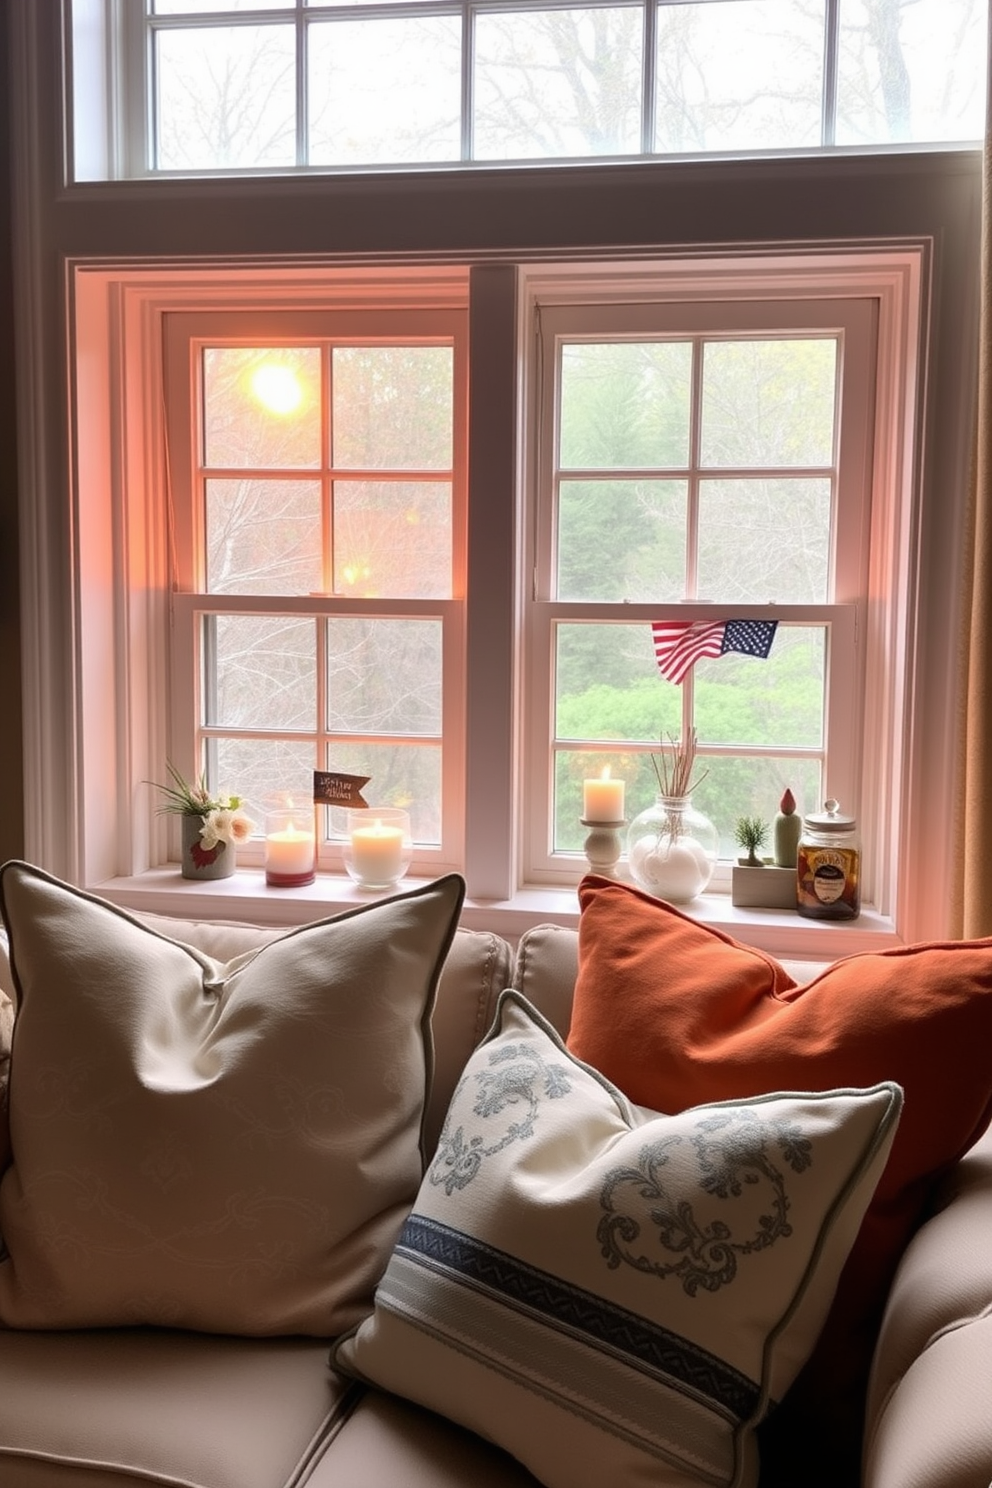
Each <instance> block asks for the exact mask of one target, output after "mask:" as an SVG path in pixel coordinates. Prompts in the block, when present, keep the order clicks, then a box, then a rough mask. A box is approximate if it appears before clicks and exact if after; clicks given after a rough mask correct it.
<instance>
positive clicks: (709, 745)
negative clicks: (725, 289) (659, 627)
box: [528, 281, 876, 880]
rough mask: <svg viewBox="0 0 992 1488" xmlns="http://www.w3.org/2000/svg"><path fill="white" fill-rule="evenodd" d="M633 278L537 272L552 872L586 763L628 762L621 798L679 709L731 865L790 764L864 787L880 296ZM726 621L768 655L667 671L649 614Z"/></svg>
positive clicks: (807, 780)
mask: <svg viewBox="0 0 992 1488" xmlns="http://www.w3.org/2000/svg"><path fill="white" fill-rule="evenodd" d="M656 292H657V293H659V294H661V295H663V294H664V281H659V282H658V284H657V286H656ZM639 293H640V295H641V297H642V299H641V302H640V303H636V304H631V303H630V302H629V301H628V302H626V303H622V304H613V305H610V304H606V305H604V304H598V305H597V304H594V303H586V304H581V303H579V304H576V303H574V302H573V303H571V304H555V303H554V302H553V301H552V303H550V304H542V303H541V300H540V294H541V292H540V290H539V289H538V290H537V291H536V292H535V295H536V301H535V307H534V313H535V318H536V320H537V322H538V325H539V345H540V353H541V364H542V368H543V375H542V376H541V378H540V381H539V386H538V390H537V394H536V405H537V406H536V418H535V422H536V426H537V427H538V428H539V430H540V436H539V440H540V454H539V458H538V471H539V475H538V481H537V512H536V533H537V537H536V555H535V558H536V561H535V564H534V572H535V585H534V595H533V599H532V601H531V603H530V605H529V631H530V635H529V651H528V656H529V668H530V685H529V697H530V714H531V733H530V746H531V758H532V760H533V761H534V768H535V777H536V778H535V782H534V785H535V797H534V799H535V805H536V802H537V801H540V806H539V807H536V809H534V810H533V812H532V814H531V821H532V823H533V831H532V834H531V841H530V845H529V851H530V864H531V869H532V871H533V872H534V873H535V875H536V876H537V877H539V878H547V879H550V880H553V879H554V878H555V876H557V874H560V873H561V871H562V870H563V869H565V868H566V865H568V862H569V859H568V855H569V854H574V853H576V852H581V848H582V842H583V838H584V830H583V828H582V826H581V825H580V818H581V815H582V812H581V801H582V780H583V778H586V777H590V776H595V775H599V774H600V773H601V770H602V769H609V770H612V773H613V776H614V778H616V777H619V778H622V779H624V780H625V781H626V790H627V795H626V803H627V814H628V817H632V816H633V815H635V814H636V813H637V812H638V811H640V810H642V809H644V808H645V807H646V806H648V805H649V804H650V803H651V801H652V800H653V799H654V796H655V794H656V793H657V790H658V785H657V779H656V776H655V774H654V766H653V763H652V759H651V756H652V754H657V752H658V751H659V747H660V745H661V743H662V742H667V741H668V740H670V739H679V740H683V739H685V738H686V737H687V736H688V735H689V733H690V731H693V732H694V733H695V736H696V740H697V747H698V763H699V771H698V773H699V775H700V777H701V780H700V787H699V790H698V792H697V793H696V798H695V799H696V804H697V805H698V806H700V807H701V809H702V810H703V811H704V812H706V814H707V815H709V816H710V817H711V819H712V820H713V821H714V822H715V823H716V824H717V826H718V829H719V831H720V838H721V842H720V853H721V857H722V858H724V859H726V860H727V862H728V865H729V860H730V859H731V858H732V857H733V856H734V854H735V851H736V849H735V847H734V825H735V823H736V821H737V819H738V817H740V816H758V817H759V818H761V819H764V820H770V819H771V817H772V816H773V815H774V812H775V809H776V807H777V804H778V801H779V799H780V798H781V796H782V794H783V792H784V790H785V788H786V787H787V786H788V787H789V788H791V789H792V791H793V794H794V795H795V797H796V800H797V802H798V803H799V809H800V811H803V810H807V811H808V810H814V809H817V808H818V806H819V803H821V802H822V800H823V799H824V796H825V795H826V794H829V795H834V796H837V797H838V798H839V799H841V800H842V801H845V802H846V804H847V806H848V808H849V809H851V810H852V811H853V812H857V811H858V809H859V805H860V800H859V797H860V787H859V779H860V746H859V733H860V725H861V708H860V705H859V699H860V696H861V694H862V691H863V687H864V677H865V650H864V618H863V617H864V611H865V601H866V596H867V585H868V568H867V559H868V553H867V545H866V543H865V541H864V536H865V533H866V531H867V526H866V520H865V514H866V513H867V512H868V511H869V510H870V505H871V490H870V485H869V483H868V481H867V479H866V475H867V472H868V471H869V469H870V466H871V446H872V436H873V420H872V412H871V410H872V404H873V389H874V380H875V364H876V340H875V336H876V322H875V313H876V312H875V306H874V304H873V302H872V300H871V299H868V298H864V299H860V300H845V301H842V300H840V299H827V300H823V301H820V302H817V301H815V300H809V299H804V300H802V301H794V302H791V303H790V302H789V301H779V302H775V301H761V300H754V299H748V300H747V301H746V302H745V301H741V300H737V301H734V300H733V299H724V300H718V299H714V300H713V301H712V302H711V303H709V304H706V303H703V304H699V303H692V304H688V305H687V304H685V303H679V302H674V303H673V302H668V303H666V302H665V301H664V299H655V300H652V299H650V298H649V295H650V290H648V289H646V288H644V287H643V286H642V287H641V288H640V290H639ZM716 293H717V291H716V290H714V295H715V294H716ZM859 611H860V614H861V617H862V618H861V623H860V626H859V624H858V615H859ZM737 620H743V621H746V622H771V624H772V625H774V626H775V627H777V629H776V630H775V631H774V640H773V643H772V647H771V650H770V652H769V655H768V657H767V659H764V660H761V659H758V658H756V657H755V656H752V655H748V654H745V653H743V652H736V653H735V652H728V653H727V654H725V655H723V656H721V657H720V658H719V659H706V658H703V659H701V660H699V661H697V662H696V663H695V665H694V666H693V667H692V668H691V669H689V670H688V671H687V672H686V673H685V675H684V677H682V678H681V680H679V681H678V682H677V683H676V682H675V681H671V680H667V679H665V678H664V677H663V676H662V675H661V673H660V671H659V665H658V663H657V661H656V656H655V648H654V644H653V634H652V627H653V625H654V623H655V622H669V621H676V622H686V621H703V622H711V621H712V622H716V621H723V622H725V621H731V622H733V621H737ZM749 634H750V632H748V633H747V635H749ZM747 635H745V644H747V643H749V642H748V639H747ZM828 740H829V750H828ZM542 761H546V764H545V765H544V767H543V768H542Z"/></svg>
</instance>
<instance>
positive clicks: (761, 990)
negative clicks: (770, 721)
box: [568, 876, 992, 1483]
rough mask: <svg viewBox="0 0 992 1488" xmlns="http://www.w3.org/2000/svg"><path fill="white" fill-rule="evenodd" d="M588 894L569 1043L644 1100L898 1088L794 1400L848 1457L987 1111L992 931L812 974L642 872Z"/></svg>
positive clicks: (795, 1410) (674, 1107)
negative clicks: (892, 1295) (931, 1227)
mask: <svg viewBox="0 0 992 1488" xmlns="http://www.w3.org/2000/svg"><path fill="white" fill-rule="evenodd" d="M579 903H580V908H581V918H580V923H579V969H578V977H577V980H576V987H575V1001H574V1006H573V1014H572V1025H571V1031H570V1033H569V1036H568V1047H569V1049H570V1050H571V1051H572V1053H573V1054H575V1055H577V1056H578V1058H580V1059H583V1060H585V1061H586V1062H587V1063H588V1064H591V1065H592V1066H593V1067H594V1068H596V1069H598V1070H599V1071H601V1072H602V1073H603V1074H604V1075H606V1076H607V1078H608V1079H610V1080H612V1081H613V1082H614V1084H616V1085H618V1086H619V1087H620V1089H621V1090H622V1091H623V1092H624V1094H625V1095H627V1096H628V1097H629V1098H630V1099H631V1100H633V1101H635V1102H637V1103H638V1104H640V1105H645V1106H650V1107H651V1108H652V1109H654V1110H656V1111H665V1112H669V1113H673V1114H674V1113H676V1112H678V1111H682V1110H685V1109H686V1108H687V1107H690V1106H694V1105H698V1104H700V1103H702V1102H704V1101H715V1100H732V1099H738V1098H740V1097H744V1096H753V1095H760V1094H766V1093H769V1092H777V1091H819V1090H832V1089H838V1088H843V1087H863V1086H868V1085H874V1084H877V1083H878V1082H879V1081H881V1080H892V1081H895V1082H896V1083H897V1084H899V1085H901V1086H902V1087H903V1090H904V1092H905V1104H904V1107H903V1115H902V1122H901V1124H900V1127H899V1130H898V1132H897V1133H896V1137H895V1142H894V1144H893V1147H892V1153H891V1156H890V1158H889V1161H888V1164H887V1166H886V1169H885V1172H884V1173H883V1175H882V1178H881V1181H880V1182H879V1185H878V1188H877V1189H876V1191H875V1196H874V1198H873V1200H872V1202H871V1204H870V1206H869V1209H868V1212H867V1214H866V1216H865V1219H864V1221H863V1223H862V1226H861V1230H860V1233H859V1235H858V1238H857V1240H856V1241H855V1244H854V1247H853V1249H852V1251H851V1254H850V1257H849V1259H848V1262H847V1264H846V1266H845V1268H844V1271H843V1273H842V1275H841V1278H840V1282H839V1285H838V1288H837V1293H836V1296H835V1299H834V1303H833V1307H832V1308H831V1313H830V1317H829V1318H828V1321H827V1324H826V1327H825V1328H824V1331H823V1333H822V1334H821V1337H820V1340H819V1343H818V1344H817V1347H816V1349H815V1351H814V1353H813V1355H812V1357H811V1359H810V1361H809V1363H808V1364H807V1366H806V1368H805V1370H804V1371H803V1373H802V1375H801V1376H800V1378H799V1380H798V1381H797V1382H796V1384H795V1385H794V1386H793V1389H792V1391H791V1392H790V1396H789V1405H790V1411H791V1413H792V1415H793V1416H794V1417H795V1423H796V1424H795V1430H796V1434H797V1435H798V1437H799V1439H800V1441H801V1442H803V1441H804V1448H805V1455H806V1457H807V1459H809V1458H810V1457H815V1455H816V1451H818V1450H820V1448H821V1447H822V1445H823V1444H824V1441H825V1440H826V1441H832V1442H833V1443H834V1444H835V1445H837V1446H838V1447H840V1446H841V1445H842V1442H841V1438H842V1437H843V1436H844V1435H845V1434H846V1436H847V1441H846V1448H847V1454H848V1457H853V1454H855V1453H856V1451H857V1436H858V1435H859V1433H860V1411H861V1409H862V1408H863V1396H864V1389H865V1385H866V1382H867V1374H868V1369H869V1366H870V1362H871V1353H872V1349H873V1347H874V1343H875V1337H876V1334H877V1330H878V1324H879V1321H880V1318H881V1312H882V1309H883V1307H884V1303H885V1298H886V1296H887V1294H888V1289H889V1285H890V1283H891V1280H892V1276H893V1273H894V1271H895V1267H896V1265H897V1263H898V1261H899V1258H900V1255H901V1254H902V1251H903V1249H904V1247H905V1245H906V1243H907V1241H908V1240H909V1238H910V1236H911V1234H912V1232H913V1230H914V1229H915V1227H916V1226H917V1225H918V1224H919V1222H920V1220H921V1219H922V1218H923V1217H924V1214H925V1210H926V1205H927V1200H928V1197H929V1195H930V1192H931V1190H932V1187H933V1184H934V1182H935V1180H936V1179H937V1178H938V1177H939V1176H940V1175H941V1174H942V1173H944V1172H946V1171H947V1169H948V1168H949V1167H950V1166H951V1165H952V1164H953V1163H954V1162H955V1161H956V1160H957V1159H958V1158H959V1157H961V1156H962V1154H963V1153H965V1152H966V1151H967V1150H968V1148H969V1147H970V1146H971V1145H972V1143H974V1142H975V1141H976V1140H977V1139H978V1137H979V1136H980V1135H981V1134H982V1132H983V1131H984V1130H985V1128H986V1127H987V1126H988V1124H989V1119H990V1116H992V939H988V940H978V941H950V942H945V943H930V944H922V945H916V946H908V947H905V948H902V949H899V950H894V951H884V952H880V953H878V954H871V955H859V956H851V957H849V958H847V959H845V960H842V961H838V962H836V963H834V964H833V965H832V966H831V967H829V968H828V969H827V970H826V971H824V972H823V973H821V975H819V976H818V977H816V978H815V979H814V980H813V981H812V982H810V983H808V984H807V985H805V986H801V987H800V986H797V985H796V983H795V982H794V980H793V979H792V978H791V977H790V976H789V974H788V973H787V972H786V971H785V970H784V968H783V967H781V966H780V965H779V964H778V963H777V962H776V961H775V960H773V958H772V957H770V956H767V955H765V954H764V953H763V952H761V951H758V950H755V949H753V948H752V947H749V946H745V945H741V944H740V943H739V942H737V941H735V940H733V939H732V938H731V937H730V936H728V935H724V934H723V933H722V932H720V931H717V930H713V929H710V928H708V927H707V926H705V925H701V924H699V923H698V922H696V921H695V920H692V919H690V918H689V917H688V916H687V915H684V914H682V913H680V911H679V910H677V909H674V908H672V906H671V905H669V904H666V903H664V902H663V901H660V900H658V899H654V898H652V897H651V896H650V895H648V894H645V893H642V892H641V891H640V890H639V889H636V888H634V887H632V886H631V885H628V884H621V883H616V882H614V881H613V880H611V879H606V878H600V877H597V876H589V877H587V878H585V879H584V880H583V882H582V884H581V885H580V887H579ZM783 1414H784V1415H785V1417H786V1418H787V1420H788V1418H789V1416H790V1412H784V1413H783ZM775 1419H776V1417H775V1416H773V1417H772V1418H771V1422H772V1423H774V1421H775ZM800 1422H801V1424H800ZM770 1424H771V1423H770ZM814 1426H815V1429H816V1433H817V1447H816V1449H815V1450H814V1451H813V1452H810V1438H809V1435H808V1430H810V1429H814ZM786 1429H788V1427H787V1425H786V1424H785V1423H784V1424H783V1431H785V1430H786ZM783 1450H784V1449H783ZM807 1481H810V1479H808V1478H807ZM762 1482H763V1483H764V1482H765V1478H764V1477H763V1479H762Z"/></svg>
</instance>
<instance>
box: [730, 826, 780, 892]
mask: <svg viewBox="0 0 992 1488" xmlns="http://www.w3.org/2000/svg"><path fill="white" fill-rule="evenodd" d="M771 835H772V829H771V826H770V824H769V823H768V822H766V821H764V820H763V819H762V818H761V817H760V816H739V817H738V818H737V825H736V826H735V828H734V840H735V841H736V843H737V845H738V847H739V848H741V849H742V855H741V857H739V858H738V859H737V862H736V863H735V864H734V865H733V867H732V868H731V879H730V898H731V902H732V903H733V904H735V905H736V906H737V907H738V908H739V909H795V907H796V870H795V868H794V867H793V868H790V867H784V866H782V865H781V864H778V863H776V861H775V860H774V858H772V857H770V856H768V857H765V856H763V855H762V851H761V850H762V848H763V847H765V846H766V845H768V844H769V843H770V841H771Z"/></svg>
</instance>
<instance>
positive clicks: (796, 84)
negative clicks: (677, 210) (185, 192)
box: [73, 0, 988, 180]
mask: <svg viewBox="0 0 992 1488" xmlns="http://www.w3.org/2000/svg"><path fill="white" fill-rule="evenodd" d="M108 10H110V8H109V7H108ZM120 13H121V15H122V17H123V23H122V24H121V26H120V27H119V28H117V29H115V30H114V33H113V34H112V35H107V36H103V35H96V34H95V32H96V31H97V30H98V28H96V27H94V26H93V23H92V17H91V15H90V12H89V11H88V10H87V9H86V8H85V7H81V6H79V5H78V4H77V5H76V6H75V14H74V32H73V48H74V69H73V70H74V84H75V98H74V125H75V176H76V179H77V180H79V179H87V178H89V179H92V178H100V177H102V176H140V175H145V174H148V173H162V172H167V173H172V172H180V173H183V174H189V173H196V172H216V171H268V172H273V171H275V172H285V171H292V170H296V169H300V168H310V169H322V170H342V169H345V170H347V169H352V170H356V169H358V170H360V169H374V168H383V167H391V166H400V167H412V166H419V167H423V166H436V165H447V164H459V163H461V164H466V163H470V162H479V163H484V162H495V161H503V162H513V161H536V160H544V161H551V160H566V159H568V160H596V159H603V158H613V159H617V158H630V157H636V156H654V157H658V156H662V157H664V156H683V155H701V154H713V153H717V152H722V153H727V152H729V153H734V154H736V153H753V152H755V151H773V152H783V151H791V150H813V149H819V148H831V147H835V146H841V147H855V148H857V147H860V148H877V147H879V146H889V145H920V144H927V143H935V142H946V141H957V142H968V141H977V140H979V139H980V138H981V136H982V133H983V130H984V115H985V65H984V62H985V55H986V36H987V26H988V15H987V6H986V5H985V4H984V3H983V0H613V3H603V0H531V3H529V4H526V5H521V4H519V0H518V3H515V4H511V3H509V0H378V3H375V4H371V3H362V0H333V3H324V0H123V3H122V6H121V11H120ZM106 24H107V25H108V26H112V25H113V22H112V21H107V22H106ZM107 55H109V56H111V57H112V58H113V62H112V68H113V71H114V73H115V77H114V79H113V81H114V86H112V87H111V86H109V81H110V80H108V78H107V76H106V69H105V65H104V60H103V59H104V58H105V57H106V56H107ZM111 98H114V99H118V100H120V110H119V115H118V117H116V118H109V117H108V102H107V100H109V99H111ZM97 115H99V116H100V118H101V119H102V121H103V126H102V127H101V126H100V125H99V124H97V122H96V116H97ZM108 124H109V125H110V126H111V127H110V128H109V129H108V128H107V125H108ZM108 138H109V139H111V140H112V141H113V143H112V145H111V147H110V149H109V150H108V149H106V148H105V142H106V140H107V139H108ZM98 140H100V141H103V142H104V144H103V145H98V144H96V143H95V142H96V141H98Z"/></svg>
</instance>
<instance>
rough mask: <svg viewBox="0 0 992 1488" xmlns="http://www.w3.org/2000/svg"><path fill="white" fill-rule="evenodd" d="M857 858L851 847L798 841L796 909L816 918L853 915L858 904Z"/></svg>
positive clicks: (842, 917)
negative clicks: (811, 844)
mask: <svg viewBox="0 0 992 1488" xmlns="http://www.w3.org/2000/svg"><path fill="white" fill-rule="evenodd" d="M859 858H860V854H859V852H858V850H857V848H854V847H807V846H805V845H803V844H802V843H801V844H800V847H799V858H798V863H797V869H796V871H797V877H798V884H797V889H798V903H797V907H798V910H799V913H800V914H807V915H810V916H811V917H812V918H815V919H838V920H840V919H853V918H854V917H855V915H857V914H858V912H859V910H860V907H861V906H860V890H859V884H858V876H859V875H858V869H859Z"/></svg>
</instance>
